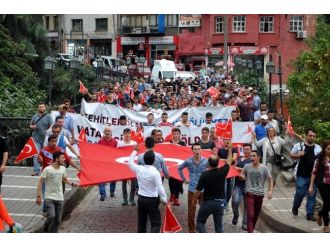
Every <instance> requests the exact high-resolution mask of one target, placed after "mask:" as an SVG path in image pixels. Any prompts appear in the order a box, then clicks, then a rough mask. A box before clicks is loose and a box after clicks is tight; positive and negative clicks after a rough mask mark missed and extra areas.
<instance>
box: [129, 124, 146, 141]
mask: <svg viewBox="0 0 330 247" xmlns="http://www.w3.org/2000/svg"><path fill="white" fill-rule="evenodd" d="M131 139H132V140H133V141H136V143H138V144H141V143H144V137H143V132H142V129H141V128H139V127H138V129H137V132H135V131H134V130H131Z"/></svg>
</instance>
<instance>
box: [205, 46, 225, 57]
mask: <svg viewBox="0 0 330 247" xmlns="http://www.w3.org/2000/svg"><path fill="white" fill-rule="evenodd" d="M220 54H223V48H222V47H216V48H210V49H205V55H220Z"/></svg>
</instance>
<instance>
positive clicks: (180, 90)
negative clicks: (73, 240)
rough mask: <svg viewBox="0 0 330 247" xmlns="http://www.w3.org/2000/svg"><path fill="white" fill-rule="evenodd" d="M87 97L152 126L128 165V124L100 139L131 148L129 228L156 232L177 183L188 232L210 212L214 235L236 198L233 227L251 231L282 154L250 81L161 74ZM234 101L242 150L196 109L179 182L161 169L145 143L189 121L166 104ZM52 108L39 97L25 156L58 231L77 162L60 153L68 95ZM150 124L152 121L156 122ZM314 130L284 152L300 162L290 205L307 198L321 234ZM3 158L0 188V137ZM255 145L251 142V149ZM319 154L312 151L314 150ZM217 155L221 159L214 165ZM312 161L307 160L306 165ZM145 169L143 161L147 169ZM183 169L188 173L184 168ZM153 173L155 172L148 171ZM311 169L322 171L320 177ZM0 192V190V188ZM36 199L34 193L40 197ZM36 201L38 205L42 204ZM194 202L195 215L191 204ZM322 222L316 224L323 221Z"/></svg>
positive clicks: (326, 165)
mask: <svg viewBox="0 0 330 247" xmlns="http://www.w3.org/2000/svg"><path fill="white" fill-rule="evenodd" d="M86 99H87V100H88V101H89V102H99V103H104V104H113V105H118V106H120V107H124V108H127V109H131V110H133V111H137V112H138V111H149V114H148V115H147V119H146V121H145V122H144V123H143V125H144V126H154V127H155V129H154V130H153V131H152V132H151V136H150V137H145V140H144V144H145V146H146V151H145V153H143V154H140V155H139V156H138V165H136V163H135V162H134V157H135V155H136V151H138V150H139V147H138V145H137V143H136V142H135V141H134V140H132V138H131V134H132V133H131V128H130V126H129V125H128V121H127V120H128V119H127V118H126V116H124V115H123V116H121V117H120V118H119V125H122V126H127V128H125V129H124V130H123V133H122V134H123V139H122V140H116V139H115V138H113V137H112V129H111V127H109V126H108V127H105V128H104V132H103V137H102V138H101V139H100V140H99V141H98V144H99V145H108V146H112V147H124V146H134V147H135V148H134V152H133V153H132V155H131V158H130V162H129V167H130V168H131V169H132V170H133V171H134V172H136V177H137V178H136V179H131V180H130V181H129V184H130V193H129V195H128V191H127V185H128V181H127V180H125V181H122V198H123V201H122V206H126V205H131V206H135V205H136V202H135V197H136V194H137V195H138V201H137V202H138V232H146V231H147V229H146V225H147V224H146V222H147V219H148V218H149V219H150V223H151V232H159V230H160V226H161V219H160V212H159V209H158V206H159V199H160V201H161V202H163V203H164V204H166V203H173V205H175V206H180V205H181V202H180V200H179V195H180V193H182V192H183V183H185V184H188V205H187V206H188V207H187V208H188V210H187V219H188V228H189V232H191V233H193V232H196V230H197V231H198V232H205V231H206V229H205V223H206V220H207V218H208V217H209V216H210V215H211V214H212V215H213V219H214V227H215V232H223V215H224V213H225V212H226V210H225V209H226V208H228V207H229V203H230V201H231V206H232V210H233V214H234V216H233V219H232V224H233V225H237V223H238V219H239V213H240V212H239V205H240V203H241V202H244V207H243V208H244V210H243V219H242V229H243V230H245V231H247V232H254V228H255V225H256V223H257V219H258V216H259V213H260V210H261V207H262V202H263V197H264V196H265V192H264V184H265V182H266V180H268V192H267V194H266V196H267V198H268V199H271V198H272V192H273V188H274V185H275V184H276V179H277V176H278V174H279V171H280V169H281V167H280V166H279V165H278V160H277V158H278V157H279V156H281V154H282V147H283V145H284V144H285V143H286V142H287V141H288V138H287V136H286V137H285V139H283V138H281V137H280V136H278V135H279V131H280V129H279V124H278V122H277V121H276V120H275V119H274V113H273V112H272V111H271V110H270V109H269V108H268V106H267V104H266V103H264V102H261V99H260V97H259V95H258V90H257V89H256V88H250V87H247V86H243V85H240V84H239V83H238V82H237V81H236V80H235V79H234V77H233V76H231V75H230V74H229V75H226V74H224V73H221V72H220V73H213V74H211V75H210V77H202V78H198V79H195V80H192V79H191V80H181V79H180V78H179V79H177V80H175V81H174V80H172V79H169V80H165V81H162V80H161V81H160V82H159V83H158V84H157V85H153V86H151V85H149V84H147V83H146V82H145V81H144V80H143V79H139V80H134V81H133V82H132V83H124V84H119V83H114V84H109V85H107V86H106V87H104V88H101V89H100V90H99V91H98V92H92V93H90V92H88V91H86ZM201 106H204V107H209V106H235V107H236V108H235V110H233V111H232V113H231V119H232V121H254V123H255V128H254V130H252V138H251V143H245V144H243V147H242V152H239V150H238V148H237V147H233V145H232V143H231V140H230V139H225V138H219V137H218V136H216V135H215V123H213V122H212V117H213V116H212V113H210V112H208V113H206V116H205V123H204V124H203V126H202V127H203V128H202V132H201V136H200V141H199V142H198V143H194V144H193V145H192V146H191V149H192V152H193V156H192V157H190V158H188V159H187V160H185V161H184V162H183V163H182V164H181V165H180V166H179V167H178V172H179V174H180V177H181V179H182V181H179V180H176V179H174V178H172V177H171V176H170V174H169V172H168V170H167V167H166V164H165V161H164V158H163V156H162V154H160V153H156V152H154V151H153V148H154V146H155V145H156V144H157V143H161V142H171V143H173V144H177V145H186V144H185V142H182V140H181V131H180V126H187V127H189V126H191V125H192V123H191V122H189V118H188V113H187V112H183V113H182V115H181V119H180V121H179V122H176V123H175V124H174V125H173V123H171V122H169V121H168V114H167V113H166V112H165V111H167V110H176V109H181V108H184V107H201ZM58 110H59V115H58V116H57V117H56V119H55V122H53V121H52V119H51V117H50V115H49V114H48V113H47V112H46V106H45V104H39V106H38V113H37V114H36V115H35V116H33V117H32V119H31V123H30V128H31V129H32V130H33V133H32V137H33V139H34V142H35V143H36V145H37V147H38V149H39V150H40V152H39V155H37V156H36V157H35V158H34V171H33V173H32V175H33V176H39V175H40V180H39V183H38V189H37V204H38V205H42V204H43V214H44V216H45V217H47V218H48V225H47V229H46V231H48V232H57V231H58V227H59V224H60V222H61V214H62V210H63V200H64V199H63V191H64V184H70V185H72V186H76V185H77V184H75V183H74V182H72V181H69V180H68V179H67V177H66V171H65V168H64V167H63V166H68V165H71V166H73V167H74V168H75V169H77V170H78V171H79V169H80V168H79V166H78V165H77V164H75V162H74V161H72V159H71V158H70V157H69V156H68V155H67V154H66V152H65V150H66V147H68V148H69V149H70V150H71V151H72V152H73V153H74V154H75V155H76V156H77V158H78V159H79V154H78V153H77V152H75V150H74V148H73V146H72V144H74V143H75V141H76V140H75V138H74V137H75V133H74V128H73V119H72V117H71V116H70V115H69V114H67V113H68V112H74V110H73V108H71V105H70V100H66V101H64V103H63V104H61V105H60V106H59V108H58ZM154 113H159V114H161V122H160V123H158V124H157V125H156V124H155V123H154ZM162 126H170V127H172V131H171V137H170V138H169V139H166V138H165V137H164V136H162V131H161V127H162ZM156 127H157V128H156ZM315 135H316V134H315V131H314V130H312V129H308V130H307V131H306V139H305V140H304V141H302V142H301V143H298V144H296V145H295V146H294V147H293V149H292V152H291V154H290V155H291V157H292V158H293V159H297V160H299V166H298V169H297V187H296V193H295V196H294V202H293V207H292V213H293V215H295V216H297V215H298V208H299V207H300V205H301V203H302V200H303V199H304V197H305V196H306V195H307V197H308V200H307V206H306V211H307V218H306V219H307V220H312V221H317V222H318V224H319V225H322V223H323V224H324V228H323V230H324V232H330V228H329V222H328V221H329V220H328V212H329V207H330V206H329V205H330V203H329V202H330V194H329V191H330V189H329V188H330V187H329V186H330V144H329V143H328V142H325V144H324V146H323V148H321V147H320V146H319V145H317V144H315ZM0 144H1V152H2V154H3V155H2V159H1V161H2V165H1V167H0V186H1V177H2V173H3V172H4V171H5V165H6V162H7V159H8V157H7V156H6V152H7V155H8V149H6V144H5V143H4V144H3V142H2V141H1V142H0ZM253 147H256V149H253ZM202 149H210V150H211V151H212V152H213V155H211V156H210V157H209V158H204V157H202V155H201V150H202ZM319 154H321V155H319ZM219 160H223V161H224V163H225V165H224V166H223V167H222V168H218V163H219ZM315 160H316V162H315ZM231 166H233V167H234V169H237V170H238V171H240V174H241V175H240V176H238V177H235V178H226V176H227V174H228V171H229V167H231ZM151 167H152V168H151ZM184 169H187V170H188V172H189V179H188V178H186V177H185V175H184V173H183V170H184ZM155 171H156V172H155ZM157 171H158V172H157ZM320 171H322V172H323V177H322V176H321V179H320V175H319V174H320ZM160 174H163V175H164V178H166V179H168V183H169V188H170V195H169V196H167V195H166V193H165V190H164V187H163V184H164V178H163V181H162V179H161V176H160ZM316 187H318V188H319V190H320V192H321V196H322V199H323V203H324V204H323V209H322V211H321V212H318V214H316V218H315V217H314V209H315V201H316V191H317V190H316ZM0 189H1V187H0ZM115 191H116V183H115V182H111V183H110V197H114V196H115ZM99 192H100V201H104V200H105V198H106V184H100V185H99ZM42 199H43V200H42ZM42 201H43V203H42ZM197 203H200V209H199V211H198V215H197V219H196V217H195V213H196V205H197ZM322 221H323V222H322Z"/></svg>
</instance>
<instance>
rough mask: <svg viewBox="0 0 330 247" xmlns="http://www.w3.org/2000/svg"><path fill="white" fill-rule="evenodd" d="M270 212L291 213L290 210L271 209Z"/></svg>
mask: <svg viewBox="0 0 330 247" xmlns="http://www.w3.org/2000/svg"><path fill="white" fill-rule="evenodd" d="M271 211H272V212H291V209H273V210H271Z"/></svg>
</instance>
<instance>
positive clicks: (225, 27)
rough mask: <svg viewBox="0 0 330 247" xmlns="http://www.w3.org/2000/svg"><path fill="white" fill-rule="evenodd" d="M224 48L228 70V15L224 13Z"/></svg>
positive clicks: (224, 59) (224, 57) (224, 60)
mask: <svg viewBox="0 0 330 247" xmlns="http://www.w3.org/2000/svg"><path fill="white" fill-rule="evenodd" d="M223 34H224V39H223V50H224V56H223V62H224V66H226V67H225V69H226V72H228V15H224V19H223Z"/></svg>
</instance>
